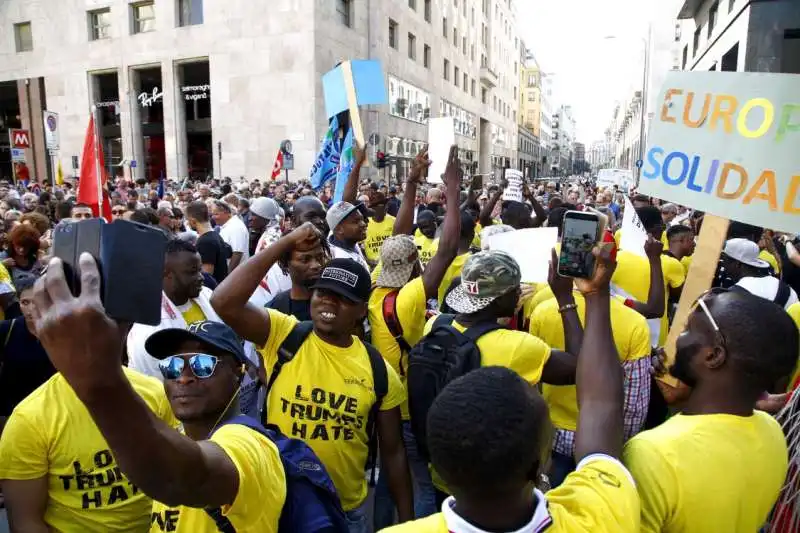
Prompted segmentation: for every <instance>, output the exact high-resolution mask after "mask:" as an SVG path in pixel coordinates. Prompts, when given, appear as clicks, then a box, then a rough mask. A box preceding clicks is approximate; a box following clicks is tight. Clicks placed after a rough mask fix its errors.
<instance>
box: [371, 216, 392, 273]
mask: <svg viewBox="0 0 800 533" xmlns="http://www.w3.org/2000/svg"><path fill="white" fill-rule="evenodd" d="M393 231H394V217H393V216H391V215H386V217H385V218H384V219H383V220H382V221H380V222H376V221H375V219H372V218H370V219H369V224H367V238H366V239H364V252H365V255H366V256H367V259H368V260H369V261H371V262H373V263H377V262H378V260H379V259H380V258H381V246H383V241H385V240H386V239H388V238H389V237H391V236H392V232H393Z"/></svg>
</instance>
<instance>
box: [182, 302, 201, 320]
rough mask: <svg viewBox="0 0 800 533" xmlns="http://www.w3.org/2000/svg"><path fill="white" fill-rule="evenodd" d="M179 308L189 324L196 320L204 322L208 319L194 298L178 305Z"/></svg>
mask: <svg viewBox="0 0 800 533" xmlns="http://www.w3.org/2000/svg"><path fill="white" fill-rule="evenodd" d="M178 310H179V311H180V312H181V314H182V315H183V319H184V320H185V321H186V323H187V324H194V323H195V322H203V321H204V320H205V319H206V315H205V313H203V310H202V309H200V306H199V305H197V302H195V301H194V300H189V301H188V302H186V303H185V304H183V305H181V306H178Z"/></svg>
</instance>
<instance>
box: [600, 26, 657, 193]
mask: <svg viewBox="0 0 800 533" xmlns="http://www.w3.org/2000/svg"><path fill="white" fill-rule="evenodd" d="M652 35H653V34H652V26H651V25H649V24H648V26H647V38H644V37H641V38H640V40H641V41H642V46H643V47H644V68H643V69H642V92H641V94H642V96H641V99H642V102H641V106H640V112H639V115H640V116H639V157H638V158H637V159H638V161H644V135H645V134H644V119H645V116H646V114H647V80H648V78H649V77H650V44H651V38H652ZM603 39H606V40H614V39H618V37H617V36H616V35H607V36H605V37H603ZM638 161H637V165H636V186H637V187H638V186H639V177H640V175H641V173H642V169H641V167H640V166H639V165H638Z"/></svg>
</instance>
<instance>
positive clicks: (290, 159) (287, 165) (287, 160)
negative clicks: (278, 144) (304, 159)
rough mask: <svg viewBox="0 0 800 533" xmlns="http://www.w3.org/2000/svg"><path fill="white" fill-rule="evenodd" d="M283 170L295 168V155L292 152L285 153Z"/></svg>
mask: <svg viewBox="0 0 800 533" xmlns="http://www.w3.org/2000/svg"><path fill="white" fill-rule="evenodd" d="M283 170H294V155H293V154H290V153H285V154H283Z"/></svg>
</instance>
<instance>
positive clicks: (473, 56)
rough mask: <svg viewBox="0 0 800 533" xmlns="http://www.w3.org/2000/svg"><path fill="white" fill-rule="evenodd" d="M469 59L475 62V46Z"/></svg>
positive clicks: (472, 47)
mask: <svg viewBox="0 0 800 533" xmlns="http://www.w3.org/2000/svg"><path fill="white" fill-rule="evenodd" d="M469 57H470V59H472V60H473V61H475V45H474V44H473V45H471V46H470V51H469Z"/></svg>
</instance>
